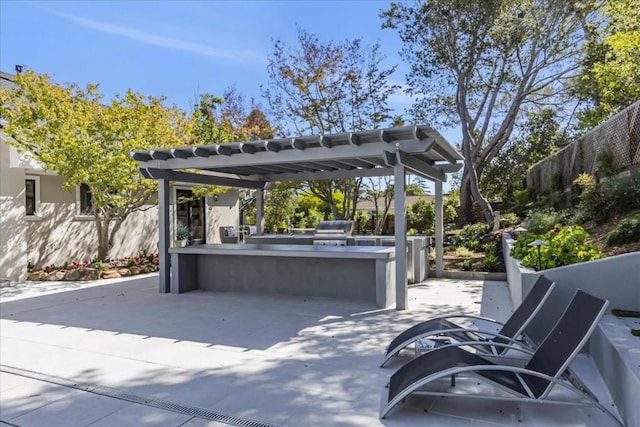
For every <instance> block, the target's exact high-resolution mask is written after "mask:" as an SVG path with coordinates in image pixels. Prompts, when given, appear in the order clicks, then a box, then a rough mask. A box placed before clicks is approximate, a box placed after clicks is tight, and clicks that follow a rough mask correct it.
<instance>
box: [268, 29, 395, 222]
mask: <svg viewBox="0 0 640 427" xmlns="http://www.w3.org/2000/svg"><path fill="white" fill-rule="evenodd" d="M383 60H384V55H383V54H382V53H381V50H380V46H379V45H378V44H375V45H372V46H365V45H363V44H362V42H361V41H360V40H347V41H345V42H343V43H335V42H331V41H327V42H325V41H322V40H320V39H319V38H318V37H316V36H315V35H313V34H310V33H308V32H307V31H304V30H302V29H299V30H298V44H297V45H296V46H295V47H290V46H287V45H286V44H285V43H284V42H282V41H280V40H276V41H275V42H274V47H273V53H272V55H271V57H270V58H269V64H268V73H269V86H268V87H267V88H265V89H264V96H265V98H266V99H267V100H268V103H269V107H270V110H271V116H272V117H273V118H274V119H275V120H277V122H278V124H279V125H280V127H281V129H282V130H283V132H284V133H288V132H293V133H296V134H300V135H302V134H324V133H340V132H348V131H354V130H355V131H357V130H366V129H373V128H376V127H379V126H381V125H383V124H384V123H386V122H388V121H390V119H391V117H390V109H389V107H388V105H387V101H388V98H389V96H390V95H391V94H392V93H394V92H395V91H396V90H397V86H395V85H392V84H390V83H389V82H388V77H389V75H390V74H391V73H393V71H394V70H395V67H392V68H388V69H383V68H382V62H383ZM361 183H362V180H361V179H342V180H332V181H310V182H308V183H307V186H308V188H309V189H310V191H312V192H313V193H314V194H315V195H317V196H318V197H319V198H320V199H322V201H323V202H325V203H326V204H327V205H328V206H329V207H330V209H331V212H332V214H333V216H334V217H335V218H352V217H353V215H354V214H355V208H356V203H357V200H358V198H359V197H360V186H361ZM336 193H341V194H342V195H343V196H344V198H342V199H341V200H340V201H338V200H335V197H334V196H335V194H336Z"/></svg>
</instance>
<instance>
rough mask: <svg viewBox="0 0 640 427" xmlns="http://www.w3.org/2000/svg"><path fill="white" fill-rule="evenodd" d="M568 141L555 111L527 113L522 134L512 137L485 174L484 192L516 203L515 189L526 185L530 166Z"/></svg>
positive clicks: (544, 110)
mask: <svg viewBox="0 0 640 427" xmlns="http://www.w3.org/2000/svg"><path fill="white" fill-rule="evenodd" d="M567 142H568V141H567V138H566V135H565V134H564V133H563V132H561V130H560V125H559V124H558V122H557V120H556V113H555V111H554V110H552V109H549V108H546V109H543V110H540V111H536V112H529V113H527V114H526V120H525V122H524V124H523V125H522V129H521V132H520V134H519V135H518V136H517V137H515V138H511V140H510V141H509V143H508V144H507V145H506V146H505V147H504V149H503V150H502V151H501V152H500V153H499V154H498V155H497V156H496V157H495V158H494V159H493V161H492V162H491V163H490V164H489V166H487V168H486V170H485V172H484V174H483V175H482V181H481V183H480V184H481V185H480V187H481V188H482V191H483V194H485V195H486V196H487V197H488V198H491V199H493V200H501V201H503V202H504V203H505V206H506V207H509V206H511V205H513V202H514V198H515V197H516V196H517V193H516V191H517V190H522V189H524V188H526V178H527V171H528V170H529V168H530V167H531V166H533V165H534V164H535V163H537V162H539V161H540V160H542V159H544V158H545V157H547V156H550V155H551V154H553V153H554V152H556V151H558V149H559V147H560V146H562V145H564V144H566V143H567Z"/></svg>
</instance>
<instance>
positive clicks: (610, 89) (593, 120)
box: [576, 0, 640, 129]
mask: <svg viewBox="0 0 640 427" xmlns="http://www.w3.org/2000/svg"><path fill="white" fill-rule="evenodd" d="M602 12H603V14H604V18H605V24H604V25H601V26H589V27H588V29H590V31H589V40H588V43H587V45H586V55H585V59H584V60H583V62H582V71H581V73H580V77H579V79H578V81H577V85H576V89H577V90H576V94H577V95H578V96H579V97H580V98H582V99H583V100H586V101H587V107H586V108H585V109H583V110H582V111H580V113H579V117H580V127H581V128H583V129H591V128H593V127H594V126H597V125H598V124H600V123H602V122H603V121H605V120H607V119H608V118H609V117H611V116H612V115H614V114H616V113H618V112H619V111H621V110H623V109H624V108H626V107H628V106H629V105H631V104H632V103H634V102H635V101H637V100H638V99H640V72H639V71H638V70H640V0H606V1H605V2H604V6H603V8H602Z"/></svg>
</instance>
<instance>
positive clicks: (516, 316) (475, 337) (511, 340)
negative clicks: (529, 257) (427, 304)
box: [380, 276, 555, 367]
mask: <svg viewBox="0 0 640 427" xmlns="http://www.w3.org/2000/svg"><path fill="white" fill-rule="evenodd" d="M554 286H555V284H554V283H553V282H552V281H550V280H549V279H547V278H546V277H544V276H539V277H538V280H537V281H536V283H535V284H534V285H533V288H532V289H531V291H530V292H529V294H528V295H527V296H526V298H525V299H524V300H523V301H522V303H521V304H520V305H519V306H518V308H517V309H516V310H515V311H514V312H513V314H512V315H511V317H510V318H509V320H507V321H506V322H505V323H504V324H502V323H500V322H498V321H496V320H493V319H488V318H486V317H479V316H472V315H451V316H443V317H436V318H433V319H429V320H426V321H424V322H420V323H418V324H417V325H414V326H412V327H410V328H409V329H407V330H405V331H404V332H402V333H401V334H399V335H398V336H397V337H395V338H394V339H393V340H392V341H391V343H390V344H389V345H388V346H387V350H386V353H385V356H384V361H383V362H382V364H381V365H380V366H381V367H383V366H384V365H385V364H386V363H387V362H389V360H391V359H392V358H393V357H394V356H397V355H398V354H399V353H400V351H401V350H402V349H404V348H405V347H407V346H409V345H411V344H413V343H415V342H416V341H418V340H420V339H422V338H427V337H437V338H438V339H447V340H449V341H451V342H452V343H454V345H457V346H460V345H473V346H474V347H475V348H477V350H478V351H479V352H481V353H485V354H487V355H502V354H504V353H506V352H507V351H508V350H509V349H510V348H517V347H516V346H514V345H513V344H515V343H516V340H517V339H518V338H521V335H522V333H523V331H524V328H525V327H526V326H527V325H528V324H529V322H530V321H531V319H533V317H534V316H535V315H536V314H537V313H538V311H539V310H540V308H541V307H542V304H543V303H544V302H545V301H546V300H547V298H548V297H549V295H550V294H551V291H552V290H553V287H554ZM451 319H471V320H482V321H487V322H491V323H493V324H495V325H498V326H501V328H500V330H499V331H498V332H496V331H495V330H494V331H487V330H480V329H477V328H468V327H462V326H459V325H458V324H456V323H454V322H453V321H451ZM519 344H525V343H523V342H521V343H519ZM528 344H529V345H526V347H527V348H532V346H533V343H528ZM520 347H522V346H520ZM521 351H522V350H521Z"/></svg>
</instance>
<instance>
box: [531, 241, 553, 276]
mask: <svg viewBox="0 0 640 427" xmlns="http://www.w3.org/2000/svg"><path fill="white" fill-rule="evenodd" d="M527 246H531V247H534V246H535V247H537V248H538V271H540V270H542V259H541V258H540V247H541V246H549V244H548V243H547V242H545V241H543V240H534V241H533V242H531V243H529V244H528V245H527Z"/></svg>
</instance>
